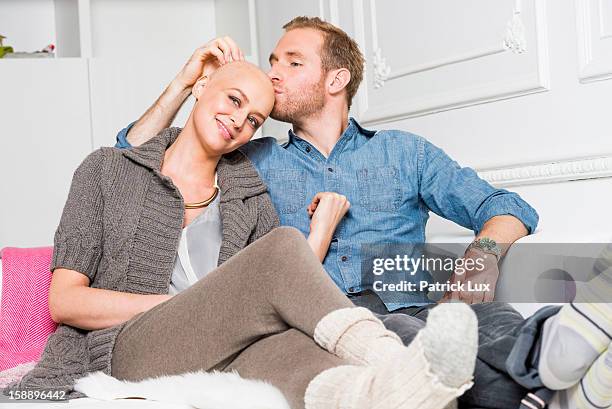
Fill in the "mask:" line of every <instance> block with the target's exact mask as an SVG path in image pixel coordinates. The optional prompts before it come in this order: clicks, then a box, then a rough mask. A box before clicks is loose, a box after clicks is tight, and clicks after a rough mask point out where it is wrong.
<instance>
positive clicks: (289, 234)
mask: <svg viewBox="0 0 612 409" xmlns="http://www.w3.org/2000/svg"><path fill="white" fill-rule="evenodd" d="M264 237H265V238H266V239H267V240H268V241H272V242H275V243H278V245H280V246H282V245H286V244H287V243H295V242H306V238H305V237H304V235H303V234H302V232H300V231H299V230H298V229H296V228H295V227H290V226H280V227H276V228H275V229H273V230H271V231H270V232H269V233H268V234H266V235H265V236H264Z"/></svg>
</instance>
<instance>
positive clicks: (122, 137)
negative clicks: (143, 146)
mask: <svg viewBox="0 0 612 409" xmlns="http://www.w3.org/2000/svg"><path fill="white" fill-rule="evenodd" d="M135 123H136V122H135V121H134V122H132V123H131V124H129V125H128V126H126V127H125V128H123V129H122V130H120V131H119V133H118V134H117V143H115V148H119V149H129V148H131V147H132V145H131V144H130V143H129V142H128V140H127V135H128V132H130V129H132V127H133V126H134V124H135Z"/></svg>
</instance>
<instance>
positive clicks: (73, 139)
mask: <svg viewBox="0 0 612 409" xmlns="http://www.w3.org/2000/svg"><path fill="white" fill-rule="evenodd" d="M219 1H223V0H217V3H218V2H219ZM229 1H230V2H231V3H232V4H229V3H224V4H223V7H220V11H217V10H216V7H215V3H216V2H215V0H179V1H173V2H166V1H162V0H154V1H148V2H144V1H141V0H121V1H120V0H108V1H107V0H78V1H77V0H2V1H0V34H3V35H6V36H7V37H8V41H7V44H10V45H13V46H15V50H16V51H17V50H21V51H33V50H37V49H40V48H42V47H44V46H45V45H46V44H48V43H50V42H56V45H57V50H58V51H60V50H63V51H64V52H61V53H59V54H58V56H59V57H60V58H54V59H44V60H40V59H36V60H32V59H29V60H28V59H26V60H23V59H20V60H15V59H0V78H2V89H1V90H0V116H1V117H2V130H1V131H0V175H2V179H3V182H2V192H3V193H1V194H0V198H1V199H2V200H1V201H0V248H2V247H5V246H17V247H31V246H44V245H50V244H52V242H53V233H54V232H55V229H56V227H57V224H58V222H59V217H60V215H61V211H62V208H63V204H64V202H65V200H66V196H67V193H68V188H69V186H70V181H71V177H72V174H73V172H74V170H75V169H76V167H77V165H78V164H79V163H80V162H81V161H82V160H83V158H84V157H85V156H86V155H87V154H88V153H89V152H91V151H92V150H93V149H95V148H97V147H99V146H103V145H104V146H109V145H114V143H115V136H116V133H117V131H118V130H119V129H121V128H122V127H124V126H125V125H127V124H128V123H129V122H131V121H134V120H136V119H138V117H139V116H140V115H141V114H142V113H143V112H144V111H145V110H146V109H147V108H148V107H149V106H150V105H151V104H152V103H153V102H154V101H155V99H156V98H157V96H158V95H159V94H160V93H161V91H162V90H163V89H164V87H165V86H166V85H167V84H168V83H169V81H170V80H171V79H172V78H173V77H174V76H175V75H176V73H177V72H178V71H179V70H180V69H181V67H182V66H183V65H184V64H185V62H186V61H187V59H188V58H189V57H190V56H191V54H192V53H193V51H194V50H195V49H196V47H198V46H200V45H202V44H204V43H206V42H207V41H209V40H210V39H212V38H214V37H215V36H216V35H217V28H219V31H220V33H222V34H227V33H228V32H230V33H234V34H237V35H238V36H241V38H243V39H244V38H247V39H249V41H250V43H249V44H248V45H249V47H248V48H249V50H255V51H256V50H257V41H256V39H255V38H252V37H253V32H254V30H253V29H252V28H251V26H250V25H245V24H244V22H245V21H247V22H250V21H251V20H253V21H254V18H252V16H251V15H252V13H250V10H249V7H248V5H249V3H250V1H249V0H229ZM240 5H242V6H244V7H239V6H240ZM237 10H239V11H240V12H241V13H242V14H243V15H241V16H236V15H235V13H236V12H237ZM252 11H254V10H252ZM224 13H233V14H234V17H235V18H234V19H232V17H231V16H227V15H225V14H224ZM232 21H240V22H241V25H240V26H231V27H229V28H228V27H227V26H224V24H230V23H231V22H232ZM217 22H220V26H219V27H216V24H217ZM49 37H51V38H50V39H49ZM251 39H252V41H251ZM40 43H42V44H40ZM69 56H74V58H61V57H69ZM250 59H251V60H252V61H253V60H256V58H250ZM191 106H192V103H191V102H188V103H187V104H186V105H185V106H184V107H183V109H182V110H181V112H180V113H179V115H177V117H176V119H175V122H174V124H176V125H182V124H183V123H184V122H185V120H186V118H187V115H188V113H189V111H190V109H191Z"/></svg>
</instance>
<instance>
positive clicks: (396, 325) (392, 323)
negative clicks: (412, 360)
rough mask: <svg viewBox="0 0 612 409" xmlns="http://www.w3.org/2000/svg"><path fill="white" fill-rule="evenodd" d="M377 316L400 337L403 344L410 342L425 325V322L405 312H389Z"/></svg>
mask: <svg viewBox="0 0 612 409" xmlns="http://www.w3.org/2000/svg"><path fill="white" fill-rule="evenodd" d="M379 318H380V319H381V321H382V322H383V324H385V327H386V328H387V329H388V330H389V331H393V332H395V333H396V334H397V335H398V336H399V337H400V338H401V339H402V342H403V343H404V345H408V344H410V343H411V342H412V340H413V339H414V337H416V335H417V333H418V332H419V331H420V330H421V329H422V328H424V327H425V322H423V321H421V320H420V319H418V318H414V317H411V316H409V315H405V314H389V315H385V316H382V317H379Z"/></svg>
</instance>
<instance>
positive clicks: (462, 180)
mask: <svg viewBox="0 0 612 409" xmlns="http://www.w3.org/2000/svg"><path fill="white" fill-rule="evenodd" d="M418 147H419V148H418V172H419V183H420V186H419V194H420V197H421V199H422V200H423V202H424V203H425V204H426V206H427V207H428V208H429V209H430V210H431V211H433V212H434V213H436V214H438V215H439V216H442V217H444V218H446V219H449V220H452V221H454V222H455V223H457V224H459V225H461V226H463V227H466V228H468V229H471V230H473V231H474V232H475V233H476V234H478V233H479V232H480V230H482V227H483V226H484V224H485V223H486V222H487V221H488V220H489V219H491V218H492V217H494V216H500V215H512V216H514V217H516V218H517V219H519V220H520V221H521V222H522V223H523V224H524V225H525V228H526V229H527V231H528V232H529V233H530V234H531V233H533V232H534V231H535V229H536V227H537V224H538V213H537V212H536V211H535V209H534V208H533V207H531V206H530V205H529V204H528V203H527V202H526V201H525V200H523V199H522V198H521V197H520V196H519V195H518V194H516V193H514V192H509V191H507V190H505V189H496V188H494V187H493V186H491V185H490V184H489V183H487V182H486V181H485V180H483V179H481V178H480V177H479V176H478V174H477V173H476V172H475V171H474V170H473V169H471V168H468V167H461V166H459V164H458V163H457V162H455V161H454V160H452V159H451V158H450V157H449V156H448V155H447V154H446V153H445V152H444V151H443V150H442V149H440V148H438V147H436V146H435V145H433V144H431V143H430V142H428V141H426V140H425V139H424V138H420V140H419V144H418Z"/></svg>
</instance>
